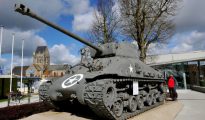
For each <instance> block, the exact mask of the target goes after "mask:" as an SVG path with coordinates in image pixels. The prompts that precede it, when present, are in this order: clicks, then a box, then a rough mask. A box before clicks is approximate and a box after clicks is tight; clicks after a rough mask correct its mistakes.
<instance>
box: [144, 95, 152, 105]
mask: <svg viewBox="0 0 205 120" xmlns="http://www.w3.org/2000/svg"><path fill="white" fill-rule="evenodd" d="M145 103H146V105H148V106H151V105H152V103H153V95H152V93H147V95H146V100H145Z"/></svg>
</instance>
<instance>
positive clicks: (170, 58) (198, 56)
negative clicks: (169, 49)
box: [146, 51, 205, 65]
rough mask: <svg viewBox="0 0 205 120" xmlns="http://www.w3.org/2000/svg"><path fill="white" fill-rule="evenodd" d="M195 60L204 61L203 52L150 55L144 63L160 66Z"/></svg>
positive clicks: (204, 52) (204, 55)
mask: <svg viewBox="0 0 205 120" xmlns="http://www.w3.org/2000/svg"><path fill="white" fill-rule="evenodd" d="M196 60H205V51H192V52H187V53H175V54H166V55H150V56H147V59H146V63H147V64H148V65H161V64H170V63H178V62H187V61H196Z"/></svg>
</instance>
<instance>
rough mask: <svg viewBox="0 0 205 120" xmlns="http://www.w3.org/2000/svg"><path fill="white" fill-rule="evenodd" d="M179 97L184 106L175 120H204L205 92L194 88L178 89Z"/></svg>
mask: <svg viewBox="0 0 205 120" xmlns="http://www.w3.org/2000/svg"><path fill="white" fill-rule="evenodd" d="M178 94H179V98H178V101H179V102H181V103H182V104H183V105H184V107H183V109H182V111H181V112H179V113H178V115H177V116H176V118H175V120H204V119H205V94H204V93H200V92H196V91H192V90H178Z"/></svg>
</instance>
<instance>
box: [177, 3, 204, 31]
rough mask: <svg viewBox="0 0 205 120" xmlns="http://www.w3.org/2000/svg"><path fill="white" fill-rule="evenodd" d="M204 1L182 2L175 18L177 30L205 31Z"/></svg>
mask: <svg viewBox="0 0 205 120" xmlns="http://www.w3.org/2000/svg"><path fill="white" fill-rule="evenodd" d="M204 5H205V0H183V2H182V3H181V5H180V6H182V7H181V9H179V12H178V14H177V16H176V18H175V22H176V26H177V30H179V31H181V32H184V31H192V30H197V31H204V30H205V16H204V11H205V7H204Z"/></svg>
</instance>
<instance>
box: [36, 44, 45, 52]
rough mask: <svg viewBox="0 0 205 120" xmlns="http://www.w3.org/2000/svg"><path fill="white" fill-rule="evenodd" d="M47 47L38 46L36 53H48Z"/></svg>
mask: <svg viewBox="0 0 205 120" xmlns="http://www.w3.org/2000/svg"><path fill="white" fill-rule="evenodd" d="M46 49H47V46H38V47H37V48H36V52H35V53H43V52H44V51H46Z"/></svg>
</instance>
